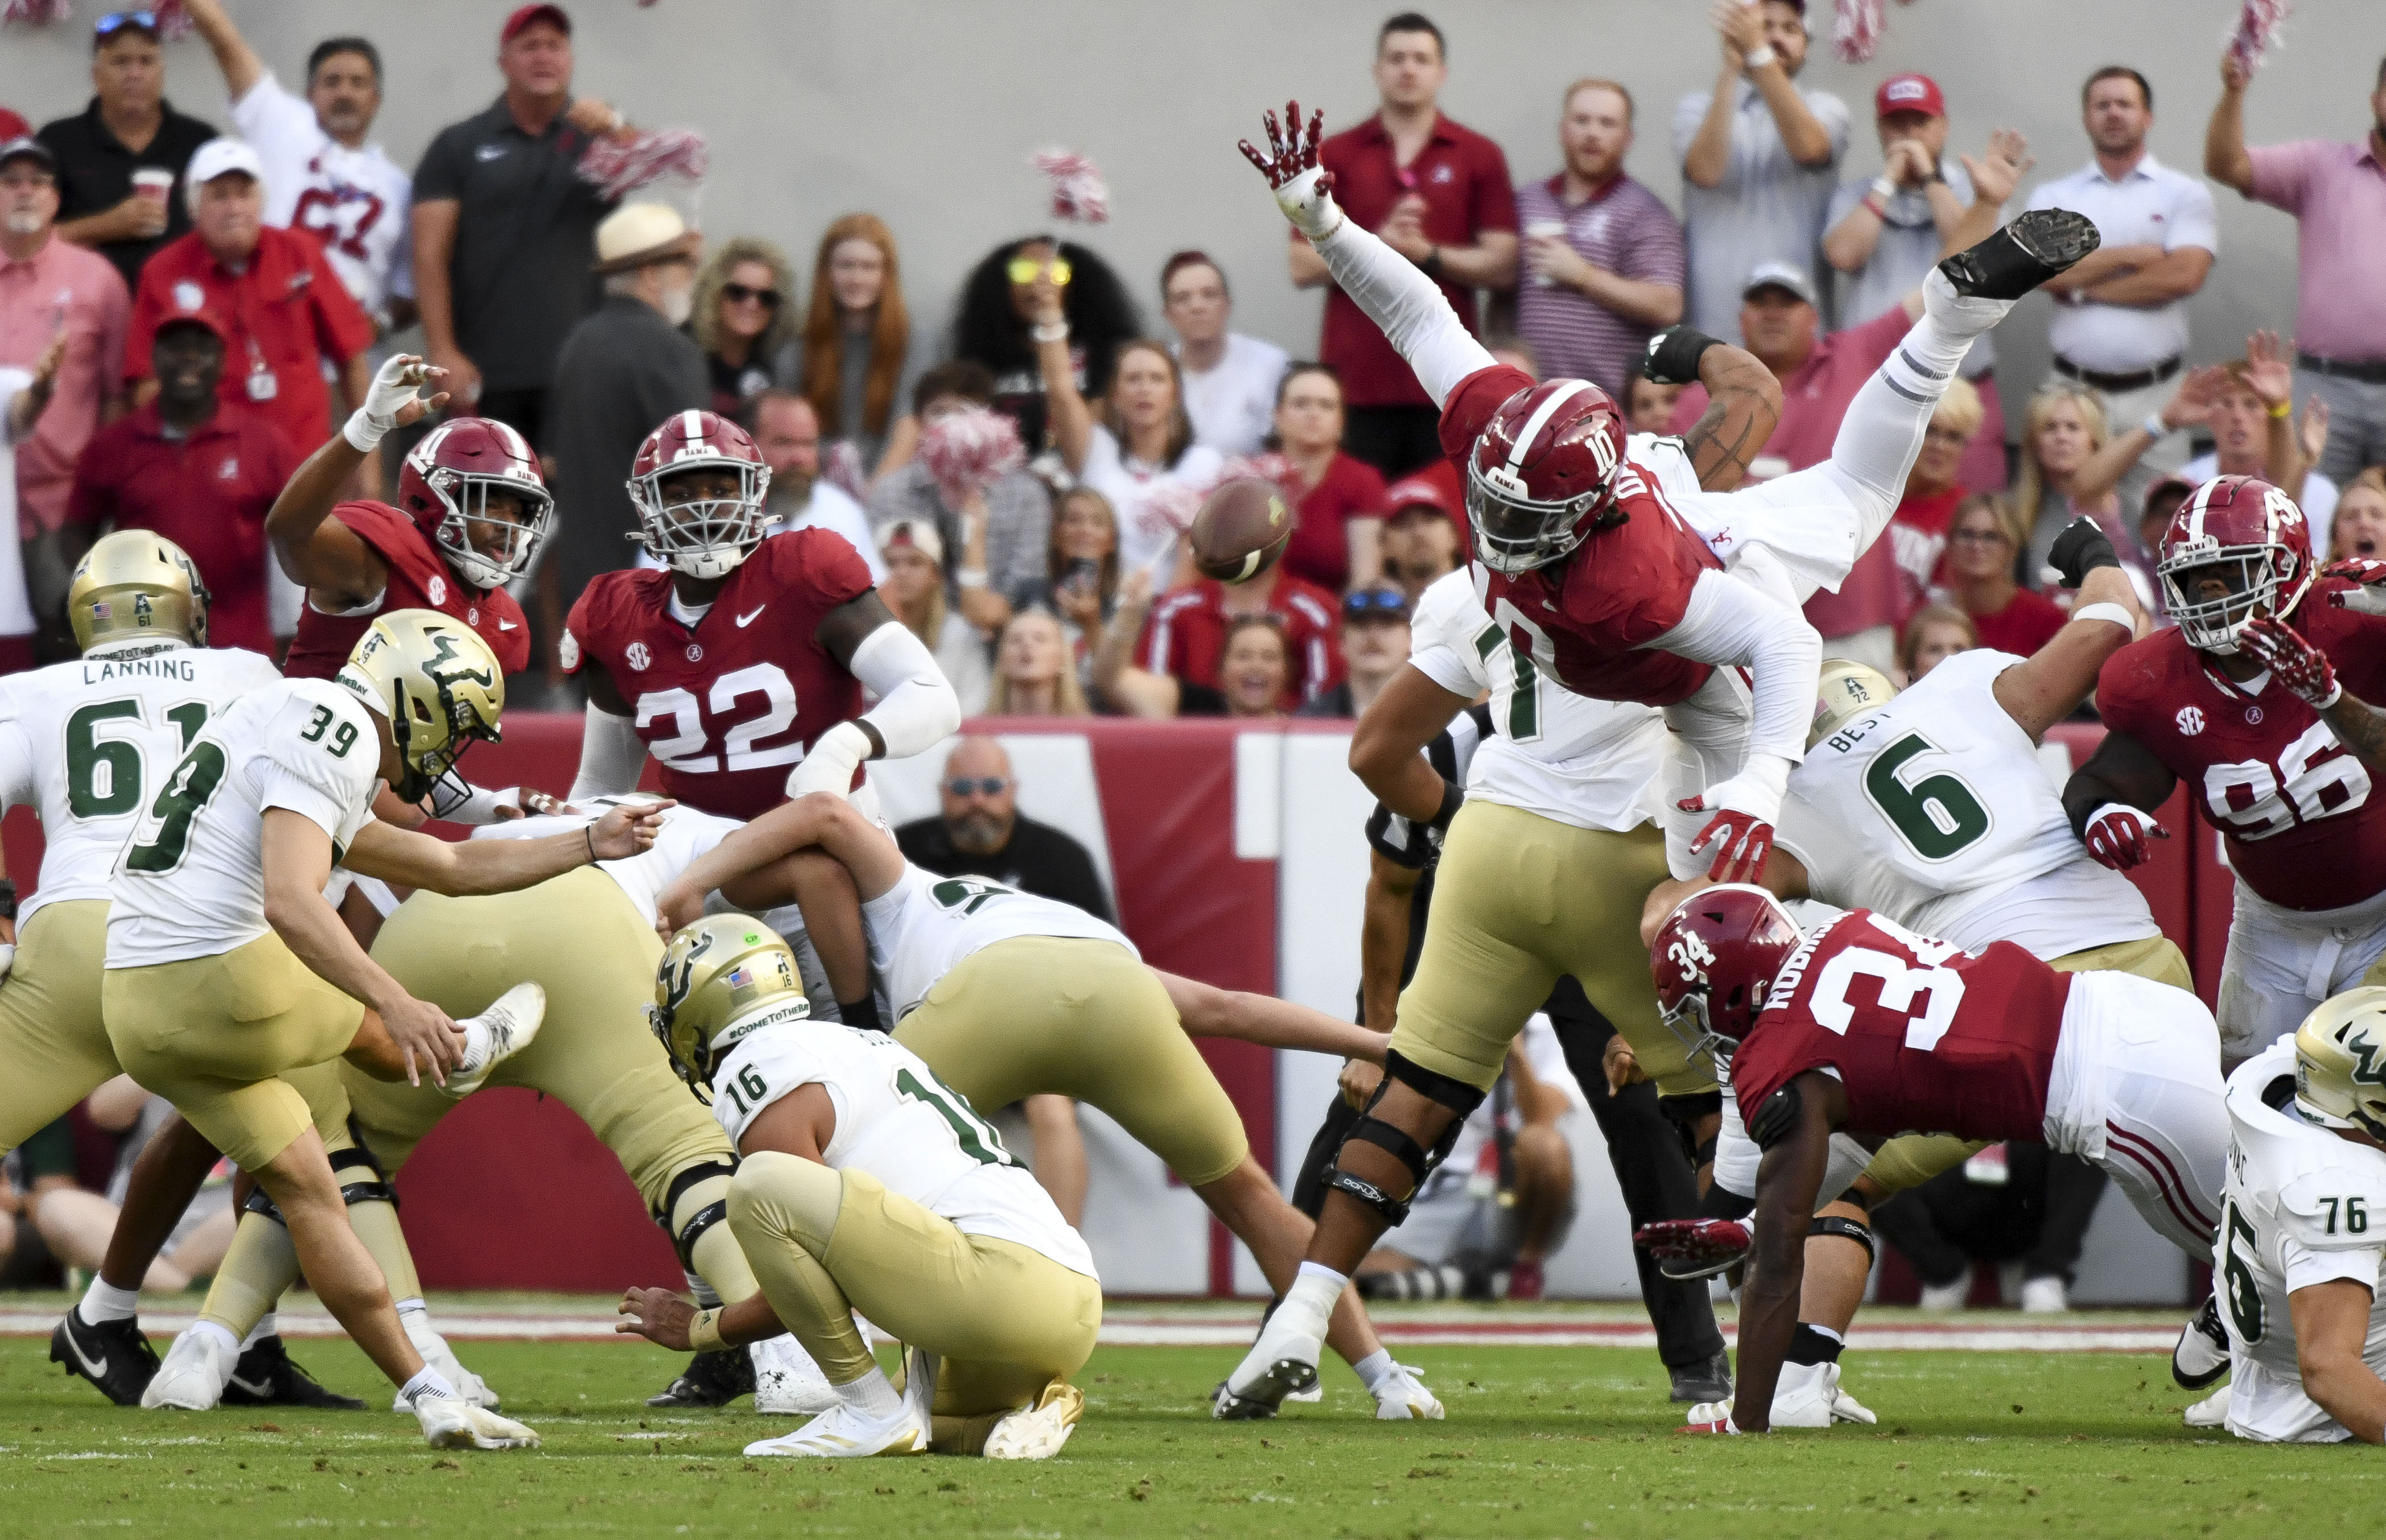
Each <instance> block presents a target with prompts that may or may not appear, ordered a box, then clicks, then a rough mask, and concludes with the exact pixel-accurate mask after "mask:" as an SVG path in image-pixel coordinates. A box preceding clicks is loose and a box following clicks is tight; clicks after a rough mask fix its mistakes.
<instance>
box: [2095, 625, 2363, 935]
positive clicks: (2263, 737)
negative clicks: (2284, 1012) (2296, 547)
mask: <svg viewBox="0 0 2386 1540" xmlns="http://www.w3.org/2000/svg"><path fill="white" fill-rule="evenodd" d="M2347 586H2349V585H2348V584H2347V583H2345V582H2344V581H2343V580H2342V579H2337V578H2328V579H2323V580H2321V581H2320V582H2318V583H2316V584H2314V585H2313V587H2312V590H2311V592H2310V593H2308V594H2306V595H2304V601H2303V603H2302V604H2300V605H2298V606H2296V607H2295V612H2294V615H2293V617H2292V620H2291V621H2290V622H2289V623H2290V624H2292V626H2293V627H2294V629H2295V630H2296V631H2298V632H2302V633H2303V635H2304V638H2305V639H2307V640H2308V641H2309V642H2310V643H2311V644H2312V645H2314V646H2316V647H2317V648H2318V649H2319V650H2320V651H2321V652H2323V653H2326V654H2327V655H2328V658H2329V662H2330V663H2332V664H2334V665H2335V666H2336V673H2337V679H2338V680H2339V682H2342V684H2343V686H2344V688H2345V690H2346V692H2347V693H2348V694H2350V695H2358V696H2359V697H2361V698H2362V699H2363V700H2366V701H2368V702H2370V703H2372V704H2373V705H2374V704H2378V703H2380V702H2386V618H2380V617H2377V616H2370V615H2363V614H2360V613H2358V612H2357V611H2355V610H2350V609H2340V608H2337V607H2333V606H2331V605H2329V602H2328V600H2327V598H2326V595H2327V594H2328V592H2329V590H2331V589H2342V588H2344V587H2347ZM2260 682H2261V685H2262V688H2261V690H2260V691H2259V692H2258V693H2255V694H2248V693H2247V692H2246V691H2245V689H2244V688H2243V687H2242V686H2240V685H2237V684H2233V683H2231V682H2229V677H2228V676H2227V675H2226V674H2223V673H2222V672H2221V671H2220V669H2219V666H2218V665H2217V663H2216V662H2215V661H2214V660H2212V659H2210V658H2207V657H2204V655H2203V654H2201V653H2199V652H2197V651H2196V650H2195V649H2194V648H2193V647H2191V646H2189V645H2187V640H2186V638H2185V637H2184V636H2183V635H2181V634H2180V633H2179V632H2177V631H2161V632H2155V633H2154V635H2152V636H2149V637H2146V638H2144V639H2143V640H2142V641H2138V642H2132V643H2130V644H2129V645H2128V646H2126V647H2123V648H2122V649H2121V650H2120V651H2119V652H2116V653H2115V654H2114V655H2113V656H2112V657H2108V658H2106V659H2105V660H2104V668H2103V673H2102V674H2101V675H2100V676H2099V677H2098V679H2097V682H2096V709H2097V711H2098V712H2099V713H2100V714H2102V715H2103V719H2104V725H2105V726H2107V727H2109V728H2111V729H2112V730H2113V731H2115V732H2126V733H2128V734H2129V736H2130V737H2131V738H2132V739H2134V740H2136V741H2137V742H2138V743H2140V744H2141V745H2144V746H2145V748H2146V749H2147V751H2148V752H2150V753H2152V754H2153V755H2154V757H2155V758H2157V759H2159V760H2161V761H2162V762H2163V764H2164V765H2165V766H2166V767H2167V768H2168V769H2169V770H2170V772H2171V773H2172V774H2173V775H2176V776H2178V777H2179V779H2180V780H2181V781H2184V782H2185V783H2187V786H2188V795H2189V796H2191V798H2193V799H2194V801H2195V804H2196V806H2197V807H2198V808H2201V809H2202V810H2203V812H2204V816H2205V817H2207V818H2209V819H2211V820H2212V821H2213V823H2214V824H2215V825H2216V827H2218V828H2219V829H2220V831H2221V833H2223V834H2224V835H2225V836H2226V838H2227V840H2228V850H2229V866H2230V867H2232V868H2233V869H2235V870H2236V872H2237V874H2238V875H2239V876H2240V877H2242V878H2243V879H2244V880H2245V885H2246V886H2248V887H2250V888H2252V889H2253V890H2254V892H2255V893H2257V894H2259V895H2262V896H2263V897H2264V898H2266V899H2268V900H2269V901H2270V902H2271V903H2273V904H2276V905H2278V906H2279V907H2280V908H2290V909H2334V908H2343V907H2344V906H2345V905H2348V904H2357V903H2360V902H2361V901H2362V900H2363V899H2365V898H2367V897H2369V896H2371V895H2374V894H2376V893H2377V892H2378V891H2379V890H2380V888H2386V805H2381V803H2380V798H2379V797H2378V796H2377V795H2374V793H2373V788H2372V787H2371V785H2370V777H2369V770H2368V768H2367V766H2365V765H2363V764H2362V762H2361V761H2360V760H2359V759H2357V758H2355V757H2354V756H2353V754H2352V753H2351V752H2350V751H2348V750H2347V749H2346V748H2345V746H2344V745H2342V744H2341V743H2339V742H2338V741H2337V737H2336V733H2335V732H2333V731H2331V730H2330V729H2329V725H2328V723H2327V722H2325V721H2323V720H2320V715H2319V713H2318V712H2317V711H2315V710H2313V709H2312V708H2311V707H2309V706H2307V705H2305V704H2304V702H2303V700H2302V699H2300V698H2299V697H2297V696H2296V695H2293V694H2292V693H2291V692H2290V691H2288V690H2287V689H2285V688H2284V687H2283V686H2281V685H2280V684H2279V682H2277V681H2276V680H2273V679H2270V678H2269V677H2268V676H2267V675H2264V676H2260Z"/></svg>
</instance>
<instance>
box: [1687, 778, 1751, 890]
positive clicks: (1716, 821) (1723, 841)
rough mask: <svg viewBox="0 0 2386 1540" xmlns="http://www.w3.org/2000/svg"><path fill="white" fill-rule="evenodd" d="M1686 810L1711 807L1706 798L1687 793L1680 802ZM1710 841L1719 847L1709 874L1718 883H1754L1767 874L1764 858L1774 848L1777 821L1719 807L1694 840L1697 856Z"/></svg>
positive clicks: (1692, 853)
mask: <svg viewBox="0 0 2386 1540" xmlns="http://www.w3.org/2000/svg"><path fill="white" fill-rule="evenodd" d="M1678 806H1679V807H1680V808H1681V809H1682V811H1684V812H1686V813H1702V812H1705V811H1706V810H1707V803H1706V799H1705V798H1703V797H1696V796H1686V797H1684V798H1682V800H1681V802H1680V803H1679V804H1678ZM1710 844H1713V845H1714V847H1715V853H1714V864H1712V865H1711V866H1709V867H1708V868H1707V877H1708V879H1709V880H1710V881H1712V882H1717V883H1753V882H1755V881H1756V880H1757V879H1758V878H1760V877H1762V876H1764V858H1765V857H1766V856H1768V855H1770V854H1771V853H1772V851H1773V822H1772V820H1770V819H1764V818H1759V817H1758V816H1757V815H1756V814H1754V813H1751V812H1743V811H1742V810H1740V809H1739V808H1716V809H1715V816H1714V817H1713V818H1711V819H1709V820H1707V826H1706V827H1705V828H1703V829H1702V830H1700V831H1699V837H1698V838H1697V839H1694V840H1692V841H1691V842H1690V854H1691V855H1693V856H1695V855H1697V854H1698V853H1699V852H1700V851H1702V850H1704V849H1705V848H1706V847H1707V846H1708V845H1710Z"/></svg>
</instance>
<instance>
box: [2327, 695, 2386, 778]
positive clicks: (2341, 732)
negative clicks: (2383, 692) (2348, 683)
mask: <svg viewBox="0 0 2386 1540" xmlns="http://www.w3.org/2000/svg"><path fill="white" fill-rule="evenodd" d="M2320 715H2321V716H2322V717H2324V718H2326V719H2327V720H2328V725H2329V729H2330V730H2331V731H2333V732H2335V733H2336V737H2337V741H2338V742H2339V743H2341V744H2342V745H2344V746H2345V747H2346V748H2349V749H2351V750H2352V751H2353V756H2354V757H2355V758H2356V759H2359V760H2360V761H2361V762H2362V763H2363V764H2365V765H2368V766H2370V767H2371V768H2373V769H2377V768H2381V767H2386V711H2380V710H2379V709H2378V707H2374V706H2372V705H2370V704H2369V703H2368V702H2367V701H2365V700H2363V699H2361V698H2360V697H2359V696H2357V695H2345V696H2343V697H2342V699H2340V700H2338V702H2337V703H2336V704H2335V705H2334V706H2331V707H2329V708H2328V709H2327V710H2325V711H2323V712H2321V713H2320Z"/></svg>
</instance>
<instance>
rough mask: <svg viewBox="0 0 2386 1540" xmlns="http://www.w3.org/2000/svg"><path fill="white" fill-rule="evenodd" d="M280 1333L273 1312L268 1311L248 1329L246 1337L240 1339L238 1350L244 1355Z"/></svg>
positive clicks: (279, 1326)
mask: <svg viewBox="0 0 2386 1540" xmlns="http://www.w3.org/2000/svg"><path fill="white" fill-rule="evenodd" d="M281 1333H282V1328H281V1325H280V1324H279V1323H278V1322H277V1321H275V1320H274V1318H273V1312H272V1311H271V1310H268V1311H266V1312H265V1316H264V1319H263V1320H261V1321H258V1322H257V1324H256V1325H254V1326H252V1327H250V1328H249V1329H248V1335H246V1336H245V1337H243V1338H241V1339H240V1350H241V1351H242V1352H244V1353H245V1352H247V1351H248V1350H249V1349H250V1348H252V1347H254V1346H257V1344H258V1343H260V1342H263V1341H264V1340H265V1339H266V1338H268V1337H271V1336H279V1335H281Z"/></svg>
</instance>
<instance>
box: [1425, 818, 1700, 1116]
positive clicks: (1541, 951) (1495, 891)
mask: <svg viewBox="0 0 2386 1540" xmlns="http://www.w3.org/2000/svg"><path fill="white" fill-rule="evenodd" d="M1665 876H1666V870H1665V838H1664V835H1663V834H1661V833H1658V832H1657V831H1656V830H1655V829H1654V828H1651V827H1649V826H1647V825H1643V826H1641V827H1639V828H1638V829H1634V830H1632V831H1630V832H1628V833H1620V834H1619V833H1612V832H1610V831H1607V830H1603V829H1577V828H1576V827H1575V826H1574V825H1572V824H1568V823H1560V822H1558V821H1557V820H1554V819H1547V818H1543V817H1541V816H1540V815H1539V814H1538V813H1528V812H1526V811H1525V810H1524V809H1522V808H1509V807H1504V806H1502V805H1501V804H1499V803H1496V802H1482V801H1474V802H1469V803H1467V804H1466V806H1465V807H1463V808H1460V809H1459V813H1458V817H1457V819H1456V820H1455V821H1453V822H1452V823H1451V824H1450V833H1449V836H1448V837H1447V838H1446V839H1445V840H1444V841H1443V842H1442V847H1441V864H1440V867H1439V868H1438V870H1437V871H1436V873H1435V876H1434V886H1433V920H1432V923H1430V924H1428V925H1427V926H1426V927H1425V949H1424V951H1423V953H1422V954H1421V955H1420V956H1419V957H1418V958H1417V967H1416V976H1415V977H1414V978H1413V979H1412V980H1411V981H1410V982H1409V986H1408V988H1406V989H1404V990H1402V991H1401V992H1400V1020H1399V1021H1398V1022H1397V1023H1396V1024H1395V1025H1394V1026H1393V1029H1392V1047H1393V1049H1394V1050H1395V1051H1397V1052H1398V1053H1400V1055H1401V1056H1402V1057H1403V1058H1407V1059H1408V1060H1409V1061H1410V1062H1412V1063H1414V1064H1419V1065H1422V1066H1424V1067H1425V1069H1427V1070H1432V1071H1434V1072H1435V1073H1436V1074H1440V1075H1448V1076H1450V1077H1451V1078H1452V1079H1455V1080H1462V1081H1464V1082H1465V1083H1468V1084H1469V1085H1473V1086H1476V1088H1478V1089H1480V1090H1485V1091H1488V1090H1489V1089H1490V1088H1491V1083H1492V1082H1494V1081H1496V1080H1498V1079H1499V1078H1500V1069H1501V1065H1502V1064H1503V1063H1505V1062H1506V1060H1507V1056H1508V1045H1509V1044H1510V1043H1512V1042H1513V1041H1514V1040H1515V1036H1516V1034H1517V1033H1519V1032H1522V1031H1523V1030H1524V1026H1525V1020H1526V1018H1527V1017H1529V1016H1531V1015H1532V1014H1533V1012H1535V1011H1537V1010H1538V1009H1540V1008H1541V1004H1542V1002H1543V1001H1545V1000H1547V999H1548V998H1549V995H1550V990H1551V988H1552V987H1553V986H1554V985H1555V984H1556V983H1557V982H1558V978H1559V976H1560V975H1561V974H1565V973H1571V974H1573V975H1574V976H1575V978H1576V980H1578V981H1579V982H1580V983H1581V984H1582V989H1583V993H1584V994H1585V995H1589V998H1590V1003H1591V1004H1592V1005H1594V1006H1596V1007H1598V1008H1599V1013H1600V1014H1601V1015H1602V1016H1604V1017H1606V1018H1607V1019H1608V1020H1610V1021H1612V1022H1614V1024H1615V1030H1616V1031H1617V1032H1619V1033H1622V1034H1623V1036H1624V1040H1625V1042H1626V1043H1627V1044H1629V1045H1631V1048H1632V1051H1633V1053H1634V1054H1635V1055H1636V1056H1637V1057H1638V1058H1639V1060H1640V1068H1641V1069H1642V1070H1645V1071H1646V1072H1647V1073H1648V1075H1649V1077H1650V1078H1651V1080H1654V1081H1655V1082H1656V1083H1657V1089H1658V1091H1659V1093H1660V1094H1662V1095H1664V1096H1690V1095H1695V1094H1697V1093H1699V1092H1702V1091H1713V1090H1714V1088H1715V1079H1714V1065H1713V1064H1712V1063H1709V1062H1707V1061H1705V1060H1702V1061H1700V1062H1699V1063H1696V1064H1692V1063H1691V1062H1689V1056H1688V1052H1687V1050H1688V1045H1687V1044H1684V1043H1683V1042H1681V1041H1680V1040H1679V1039H1677V1038H1676V1036H1675V1035H1674V1034H1673V1033H1670V1032H1668V1031H1666V1030H1665V1027H1664V1023H1663V1022H1662V1021H1661V1020H1659V1019H1658V1015H1657V990H1656V985H1655V984H1654V983H1652V982H1651V978H1650V975H1649V949H1648V948H1647V947H1645V946H1643V945H1640V906H1641V904H1642V903H1643V902H1644V901H1645V900H1646V899H1647V898H1648V896H1649V891H1650V890H1651V888H1653V887H1655V886H1656V885H1657V884H1658V883H1662V882H1664V880H1665Z"/></svg>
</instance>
